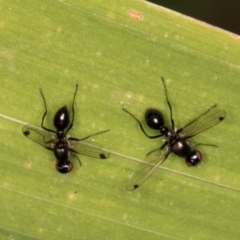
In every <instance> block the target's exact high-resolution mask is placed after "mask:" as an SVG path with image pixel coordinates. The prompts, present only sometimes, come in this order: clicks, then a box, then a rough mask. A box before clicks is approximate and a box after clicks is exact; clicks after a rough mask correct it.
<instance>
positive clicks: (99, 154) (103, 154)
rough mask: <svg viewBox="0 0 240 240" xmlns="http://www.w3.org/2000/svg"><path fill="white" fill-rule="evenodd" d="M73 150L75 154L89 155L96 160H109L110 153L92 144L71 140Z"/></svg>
mask: <svg viewBox="0 0 240 240" xmlns="http://www.w3.org/2000/svg"><path fill="white" fill-rule="evenodd" d="M68 141H69V142H70V146H71V150H72V151H73V152H75V153H79V154H83V155H87V156H90V157H94V158H100V159H107V158H109V156H110V153H108V152H107V151H105V150H103V149H101V148H100V147H98V146H96V145H93V144H91V143H88V142H85V141H81V140H80V139H79V140H78V139H71V138H69V139H68Z"/></svg>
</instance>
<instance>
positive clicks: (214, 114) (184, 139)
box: [123, 78, 226, 191]
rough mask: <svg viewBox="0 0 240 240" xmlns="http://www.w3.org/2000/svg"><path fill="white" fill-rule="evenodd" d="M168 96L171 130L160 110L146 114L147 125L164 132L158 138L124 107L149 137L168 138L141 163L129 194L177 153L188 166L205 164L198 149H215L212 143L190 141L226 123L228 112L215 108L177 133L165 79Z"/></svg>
mask: <svg viewBox="0 0 240 240" xmlns="http://www.w3.org/2000/svg"><path fill="white" fill-rule="evenodd" d="M162 82H163V86H164V91H165V96H166V100H167V104H168V107H169V111H170V119H171V128H170V129H169V128H168V127H166V126H165V121H164V117H163V115H162V113H161V112H159V111H158V110H156V109H149V110H147V111H146V113H145V121H146V123H147V125H148V126H149V127H150V128H152V129H155V130H158V131H160V134H159V135H156V136H149V135H148V134H147V133H146V132H145V130H144V128H143V126H142V124H141V122H140V121H139V120H138V119H137V118H136V117H135V116H134V115H133V114H132V113H130V112H129V111H128V110H126V109H125V108H123V110H124V111H125V112H127V113H128V114H129V115H131V116H132V117H133V118H134V119H135V120H136V121H137V122H138V124H139V126H140V128H141V130H142V132H143V133H144V134H145V135H146V136H147V137H148V138H151V139H153V138H158V137H162V136H164V137H165V138H166V140H165V142H164V143H163V145H162V146H161V147H160V148H158V149H155V150H153V151H151V152H149V153H148V154H147V156H146V159H145V162H144V163H141V164H139V166H138V167H137V169H136V170H135V171H134V172H133V174H132V175H131V177H130V179H129V181H128V183H127V185H126V189H127V190H128V191H132V190H135V189H136V188H138V187H140V186H141V185H142V184H143V183H144V182H145V181H146V180H147V179H148V177H150V175H151V174H152V173H153V172H154V171H155V170H156V169H157V168H158V167H159V166H160V165H161V164H162V163H163V162H164V161H165V160H166V159H167V157H168V156H169V154H170V153H174V154H176V155H177V156H179V157H182V158H185V161H186V164H187V165H188V166H196V165H198V164H199V163H200V162H201V159H202V155H201V152H200V151H198V150H196V149H195V147H196V146H199V145H206V146H214V147H216V146H215V145H212V144H202V143H199V144H196V145H194V144H192V143H191V142H190V141H189V140H188V139H189V138H192V137H194V136H196V135H197V134H199V133H201V132H203V131H205V130H207V129H209V128H211V127H213V126H215V125H216V124H218V123H220V122H221V121H223V120H224V118H225V116H226V112H225V111H223V110H218V109H217V108H216V107H217V105H214V106H212V107H211V108H209V109H208V110H207V111H205V112H204V113H202V114H201V115H200V116H198V117H197V118H195V119H193V120H192V121H190V122H189V123H188V124H186V125H185V126H184V127H182V128H180V129H178V130H176V129H175V123H174V120H173V114H172V106H171V103H170V101H169V99H168V93H167V88H166V84H165V80H164V79H163V78H162ZM166 146H167V151H166V152H165V153H163V151H162V150H163V149H164V148H165V147H166Z"/></svg>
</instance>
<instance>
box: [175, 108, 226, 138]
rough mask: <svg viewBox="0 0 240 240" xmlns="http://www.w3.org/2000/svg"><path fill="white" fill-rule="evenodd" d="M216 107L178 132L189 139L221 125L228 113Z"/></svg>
mask: <svg viewBox="0 0 240 240" xmlns="http://www.w3.org/2000/svg"><path fill="white" fill-rule="evenodd" d="M216 107H217V105H214V106H212V107H211V108H209V109H208V110H207V111H206V112H204V113H203V114H201V115H200V116H198V117H197V118H195V119H193V120H192V121H191V122H189V123H188V124H187V125H185V126H184V127H183V128H181V129H179V130H178V132H181V133H182V134H184V135H185V136H186V137H187V138H191V137H193V136H195V135H197V134H199V133H201V132H203V131H205V130H207V129H209V128H211V127H213V126H214V125H216V124H218V123H220V122H221V121H223V120H224V118H225V117H226V112H225V111H223V110H219V109H217V108H216Z"/></svg>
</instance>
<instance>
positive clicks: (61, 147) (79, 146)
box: [23, 85, 109, 173]
mask: <svg viewBox="0 0 240 240" xmlns="http://www.w3.org/2000/svg"><path fill="white" fill-rule="evenodd" d="M77 90H78V85H76V89H75V93H74V97H73V101H72V118H71V119H70V113H69V111H68V108H67V106H66V105H65V106H63V107H61V108H60V109H59V110H58V111H57V112H56V113H55V115H54V118H53V125H54V127H55V128H56V130H52V129H49V128H47V127H45V126H44V120H45V117H46V115H47V112H48V111H47V105H46V100H45V97H44V95H43V92H42V90H41V89H40V93H41V96H42V98H43V102H44V106H45V112H44V114H43V116H42V122H41V128H42V129H43V130H44V131H42V130H39V129H37V128H34V127H31V126H29V125H27V126H24V127H23V134H24V135H25V136H27V137H29V138H30V139H31V140H33V141H35V142H37V143H38V144H40V145H42V146H43V147H45V148H47V149H48V150H51V151H53V153H54V156H55V158H56V169H57V170H58V171H59V172H60V173H69V172H70V171H71V170H72V168H73V164H72V162H71V161H70V160H71V158H72V157H76V158H77V159H78V161H79V164H80V165H81V162H80V160H79V158H78V157H77V156H76V153H79V154H84V155H88V156H91V157H95V158H100V159H106V158H108V157H109V153H107V152H105V151H102V150H99V149H98V148H95V147H93V146H89V145H87V144H84V143H83V142H82V141H83V140H86V139H88V138H89V137H92V136H95V135H98V134H101V133H104V132H107V131H109V130H106V131H102V132H98V133H95V134H92V135H89V136H87V137H85V138H82V139H77V138H72V137H68V136H67V133H68V132H69V130H70V129H71V128H72V126H73V122H74V116H75V111H74V102H75V97H76V94H77Z"/></svg>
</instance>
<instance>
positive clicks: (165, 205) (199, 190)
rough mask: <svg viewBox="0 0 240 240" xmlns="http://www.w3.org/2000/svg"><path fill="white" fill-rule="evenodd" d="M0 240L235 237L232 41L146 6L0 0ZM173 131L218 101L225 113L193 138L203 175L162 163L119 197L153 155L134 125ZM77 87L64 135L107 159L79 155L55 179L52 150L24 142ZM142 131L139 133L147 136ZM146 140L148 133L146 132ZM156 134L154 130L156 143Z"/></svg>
mask: <svg viewBox="0 0 240 240" xmlns="http://www.w3.org/2000/svg"><path fill="white" fill-rule="evenodd" d="M0 43H1V44H0V67H1V95H0V113H1V119H0V129H1V139H0V141H1V153H0V161H1V168H0V191H1V193H0V196H1V206H0V238H1V239H218V240H219V239H239V236H240V230H239V227H238V222H239V221H240V213H239V211H238V208H239V194H240V193H239V192H240V174H239V167H238V166H239V159H238V158H239V155H240V152H239V151H240V150H239V149H240V148H239V143H240V142H239V135H240V133H239V131H240V130H239V119H240V114H239V110H238V106H239V89H240V81H239V79H238V78H239V73H240V68H239V66H240V58H239V55H240V47H239V37H238V36H236V35H234V34H231V33H228V32H225V31H223V30H221V29H218V28H214V27H212V26H210V25H207V24H205V23H203V22H199V21H196V20H195V19H191V18H188V17H186V16H183V15H180V14H177V13H175V12H172V11H169V10H167V9H164V8H161V7H157V6H155V5H150V4H148V3H146V2H144V1H131V0H130V1H126V0H121V1H107V2H102V1H74V0H69V1H54V0H50V1H46V0H41V1H30V0H21V1H10V0H5V1H1V16H0ZM161 76H163V77H164V78H165V79H166V81H167V88H168V93H169V98H170V101H171V103H172V107H173V114H174V120H175V122H176V126H177V127H181V126H183V125H184V124H185V123H187V122H188V121H189V120H191V119H192V118H194V117H196V116H198V115H199V114H201V113H202V112H204V111H205V110H206V109H207V108H209V107H210V106H212V105H214V104H216V103H217V104H218V105H219V106H218V107H219V109H223V110H225V111H226V112H227V117H226V119H225V120H224V121H223V122H222V123H221V124H219V125H217V126H216V127H214V128H213V129H211V130H208V131H207V132H204V133H202V134H201V135H199V136H197V137H195V138H194V139H193V142H194V143H198V142H201V143H211V144H216V145H218V148H212V147H204V146H201V147H199V149H200V150H201V152H202V154H203V164H202V165H201V166H200V167H199V168H188V167H186V164H185V163H184V159H181V158H179V157H176V156H174V155H170V156H169V157H168V159H167V161H165V162H164V165H163V166H162V167H161V169H159V170H157V171H156V172H155V173H154V174H153V176H151V177H150V178H149V179H148V181H147V182H146V183H144V184H143V186H141V187H140V188H139V189H137V190H135V191H133V192H128V191H126V190H125V185H126V183H127V180H128V177H129V176H130V175H131V174H132V172H133V171H134V170H135V169H136V167H137V165H138V161H141V160H143V159H144V158H145V155H146V154H147V153H148V152H149V151H151V150H153V149H155V148H157V147H159V146H160V144H161V143H162V142H161V140H159V139H155V140H149V139H147V138H146V137H145V136H144V135H143V133H142V132H141V130H140V129H139V126H138V124H137V123H136V122H135V121H134V120H133V119H132V118H131V117H130V116H129V115H127V114H126V113H125V112H123V111H122V107H123V106H124V107H125V108H127V109H128V110H129V111H130V112H132V113H133V114H134V115H135V116H136V117H137V118H139V119H140V120H142V121H143V120H144V119H143V116H144V112H145V110H146V109H147V108H149V107H155V108H158V109H159V110H161V111H162V112H163V114H164V116H165V117H166V121H167V123H168V124H169V110H168V107H167V104H166V99H165V95H164V90H163V86H162V83H161V80H160V78H161ZM76 83H78V84H79V91H78V95H77V98H76V108H75V110H76V116H75V123H74V127H73V129H72V130H71V131H70V134H71V135H72V136H74V137H78V138H82V137H85V136H87V135H89V134H93V133H95V132H98V131H101V130H105V129H110V130H111V131H110V132H109V133H105V134H102V135H99V136H96V137H94V143H96V144H99V145H101V146H103V147H105V148H107V149H109V151H110V152H111V157H110V158H109V159H107V160H97V159H93V158H90V157H86V156H80V158H81V162H82V165H83V166H82V167H80V166H79V164H78V162H77V161H76V160H74V159H73V164H74V169H73V171H72V172H71V173H70V174H67V175H61V174H59V173H58V172H57V171H56V170H55V167H54V156H53V153H52V152H50V151H47V150H46V149H44V148H42V147H41V146H39V145H37V144H35V143H34V142H32V141H30V140H29V139H27V138H25V137H24V136H23V134H22V132H21V128H22V126H23V125H25V124H33V125H36V126H40V122H41V118H42V114H43V112H44V106H43V102H42V99H41V96H40V94H39V88H42V90H43V92H44V94H45V97H46V100H47V105H48V109H49V113H48V115H47V118H46V122H45V124H46V125H47V126H48V127H52V118H53V115H54V113H55V112H56V111H57V109H58V108H59V107H61V106H63V105H64V104H67V105H68V106H70V104H71V101H72V97H73V93H74V89H75V84H76ZM144 127H145V128H147V127H146V125H144ZM147 131H148V132H149V133H150V134H154V132H153V131H150V130H147ZM155 134H156V133H155Z"/></svg>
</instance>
